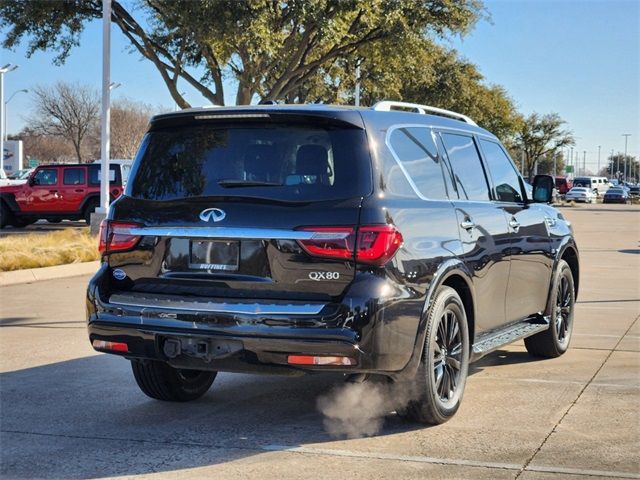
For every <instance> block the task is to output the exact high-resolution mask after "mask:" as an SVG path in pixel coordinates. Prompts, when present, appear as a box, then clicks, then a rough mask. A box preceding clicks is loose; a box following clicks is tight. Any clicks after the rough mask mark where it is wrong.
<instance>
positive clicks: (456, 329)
mask: <svg viewBox="0 0 640 480" xmlns="http://www.w3.org/2000/svg"><path fill="white" fill-rule="evenodd" d="M451 317H452V318H451V331H450V332H449V343H448V344H447V347H448V348H451V346H452V345H453V343H454V342H455V340H456V337H457V335H458V332H459V331H460V329H459V327H458V322H457V320H456V317H455V315H453V313H452V314H451Z"/></svg>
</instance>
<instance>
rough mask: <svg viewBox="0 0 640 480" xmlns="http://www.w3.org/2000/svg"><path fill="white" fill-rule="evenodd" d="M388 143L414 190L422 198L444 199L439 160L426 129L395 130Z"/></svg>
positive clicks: (444, 192)
mask: <svg viewBox="0 0 640 480" xmlns="http://www.w3.org/2000/svg"><path fill="white" fill-rule="evenodd" d="M389 144H390V147H391V149H392V150H393V152H394V153H395V155H396V157H397V158H398V160H399V161H400V162H401V163H402V166H403V167H404V169H405V170H406V171H407V173H408V175H409V177H410V178H411V180H412V181H413V183H414V184H415V186H416V188H417V189H418V191H419V192H420V193H421V194H422V195H423V196H424V197H426V198H432V199H446V198H447V190H446V187H445V184H444V178H443V176H442V166H441V164H442V161H441V159H440V158H439V157H438V150H437V148H436V145H435V143H434V141H433V137H432V136H431V131H430V130H429V129H428V128H422V127H407V128H398V129H395V130H394V131H393V133H391V137H390V139H389Z"/></svg>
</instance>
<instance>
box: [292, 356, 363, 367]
mask: <svg viewBox="0 0 640 480" xmlns="http://www.w3.org/2000/svg"><path fill="white" fill-rule="evenodd" d="M287 363H289V365H339V366H343V365H356V364H357V362H356V360H355V358H351V357H329V356H313V355H289V356H288V357H287Z"/></svg>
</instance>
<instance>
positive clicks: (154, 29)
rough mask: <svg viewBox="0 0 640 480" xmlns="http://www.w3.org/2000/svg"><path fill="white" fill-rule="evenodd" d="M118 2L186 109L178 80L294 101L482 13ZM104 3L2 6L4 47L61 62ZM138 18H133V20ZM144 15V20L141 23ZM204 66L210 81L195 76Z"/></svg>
mask: <svg viewBox="0 0 640 480" xmlns="http://www.w3.org/2000/svg"><path fill="white" fill-rule="evenodd" d="M128 5H131V4H124V3H122V2H118V1H114V2H113V4H112V8H113V15H112V20H113V22H114V23H115V24H116V25H117V26H118V27H119V28H120V30H121V31H122V33H124V35H125V36H127V38H128V39H129V40H130V41H131V44H132V45H133V47H134V48H135V49H136V50H137V51H138V52H139V53H140V54H141V55H143V56H144V57H146V58H148V59H149V60H151V61H152V62H153V63H154V65H155V66H156V68H157V69H158V71H159V72H160V74H161V76H162V79H163V80H164V82H165V84H166V85H167V87H168V88H169V91H170V92H171V95H172V96H173V98H174V100H175V101H176V102H177V103H178V105H180V106H181V107H187V106H188V104H187V102H186V101H185V100H184V99H183V98H182V97H181V96H180V94H179V93H178V89H177V81H178V80H179V79H182V80H184V81H186V82H187V83H189V84H190V85H192V86H193V87H194V88H196V89H197V90H198V91H199V92H200V93H201V94H202V95H204V96H205V97H206V98H208V99H209V100H210V101H212V102H214V103H216V104H219V105H222V104H223V102H224V92H223V88H224V86H223V78H224V77H225V76H230V77H231V78H233V79H235V80H236V81H237V95H236V103H238V104H247V103H250V102H251V100H252V99H253V98H254V96H257V97H259V98H261V99H264V100H275V99H282V98H285V97H287V96H291V95H292V93H293V92H295V91H296V89H298V88H300V87H301V86H302V85H304V84H305V82H306V81H307V80H308V79H309V78H311V77H313V76H314V75H316V74H317V73H318V72H320V71H321V70H329V69H330V68H331V64H332V63H333V62H335V61H336V60H337V59H339V58H341V57H344V56H348V55H350V54H353V53H356V52H358V51H359V50H360V49H363V48H365V47H366V46H367V45H370V44H374V43H384V42H385V41H389V40H393V41H397V40H396V39H401V38H403V37H412V36H417V37H424V38H435V37H442V36H445V35H448V34H462V33H465V32H467V31H468V30H469V29H470V28H471V27H472V26H473V25H474V23H475V22H476V20H477V19H478V18H479V16H480V15H481V14H482V6H481V3H480V2H479V0H288V1H280V0H244V1H238V0H203V1H197V2H193V1H185V0H182V1H176V0H138V1H137V2H135V3H134V4H132V5H131V8H127V6H128ZM101 6H102V2H100V1H99V0H51V1H49V2H23V1H21V0H4V1H3V2H2V3H1V4H0V27H2V28H3V29H6V30H7V31H8V33H7V35H6V37H5V39H4V41H3V46H4V47H5V48H12V47H14V46H16V45H17V44H18V43H19V42H20V41H21V40H22V39H23V38H24V39H26V40H27V41H28V45H29V46H28V54H31V53H33V52H35V51H37V50H44V49H48V50H55V51H57V52H58V53H59V55H58V57H57V61H58V62H63V61H64V59H65V58H66V57H67V56H68V55H69V52H70V50H71V48H72V47H73V46H75V45H77V44H78V41H79V37H80V33H81V32H82V30H83V28H84V26H85V24H86V22H87V21H88V20H90V19H93V18H100V16H101ZM134 14H135V16H134ZM136 17H138V18H136ZM202 67H204V70H205V74H204V76H202V77H200V78H198V76H197V75H196V73H194V72H195V71H196V70H198V69H199V68H200V69H201V68H202Z"/></svg>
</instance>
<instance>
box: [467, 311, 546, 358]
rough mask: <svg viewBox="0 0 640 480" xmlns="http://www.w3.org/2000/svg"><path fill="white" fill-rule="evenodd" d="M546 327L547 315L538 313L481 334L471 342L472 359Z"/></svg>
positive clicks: (541, 330)
mask: <svg viewBox="0 0 640 480" xmlns="http://www.w3.org/2000/svg"><path fill="white" fill-rule="evenodd" d="M547 328H549V317H543V316H542V315H539V316H535V317H531V318H527V319H526V320H524V321H522V322H518V323H513V324H511V325H508V326H506V327H504V328H501V329H500V330H497V331H494V332H491V333H489V334H487V335H483V337H481V338H480V339H479V340H478V341H477V342H476V343H474V344H473V349H472V360H477V359H479V358H481V357H484V356H485V355H487V354H488V353H491V352H493V351H494V350H497V349H498V348H500V347H503V346H504V345H507V344H509V343H512V342H515V341H516V340H520V339H522V338H527V337H530V336H531V335H535V334H536V333H540V332H543V331H545V330H546V329H547Z"/></svg>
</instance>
